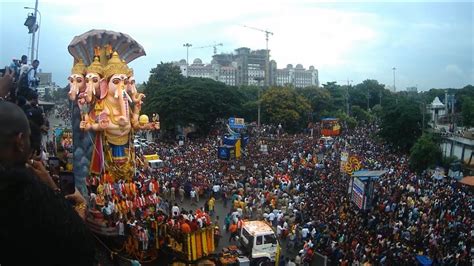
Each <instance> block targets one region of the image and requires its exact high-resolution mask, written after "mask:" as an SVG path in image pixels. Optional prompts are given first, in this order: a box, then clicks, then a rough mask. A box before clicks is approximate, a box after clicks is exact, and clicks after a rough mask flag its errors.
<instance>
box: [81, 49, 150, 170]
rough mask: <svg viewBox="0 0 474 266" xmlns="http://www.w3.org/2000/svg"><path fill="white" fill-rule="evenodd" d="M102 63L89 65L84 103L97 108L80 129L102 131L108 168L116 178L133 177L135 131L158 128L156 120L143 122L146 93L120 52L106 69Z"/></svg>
mask: <svg viewBox="0 0 474 266" xmlns="http://www.w3.org/2000/svg"><path fill="white" fill-rule="evenodd" d="M100 66H101V64H100V63H99V59H98V58H95V59H94V62H93V63H92V64H91V65H90V66H89V67H88V68H87V74H86V78H85V81H86V82H87V83H86V82H84V81H82V82H83V83H84V85H82V86H83V87H81V90H82V91H83V92H84V95H83V96H84V97H83V98H84V103H86V104H91V105H93V108H89V109H90V110H91V111H90V115H87V116H85V117H84V119H83V120H82V121H81V124H80V128H81V129H83V130H94V131H98V132H102V136H103V142H102V143H103V152H104V159H105V164H106V167H107V169H108V171H109V172H110V173H111V174H112V175H113V177H114V179H131V178H132V176H133V172H134V171H133V165H134V160H135V158H134V152H133V145H130V143H131V142H132V141H133V139H132V138H133V131H135V130H138V129H154V128H156V127H155V125H154V124H155V123H154V122H151V123H146V124H143V123H140V122H139V116H140V114H139V113H140V109H141V108H140V107H141V99H142V98H143V97H144V95H143V94H139V93H137V91H136V88H135V84H134V80H133V76H132V71H131V69H130V68H128V66H127V64H126V63H125V62H124V61H122V60H120V57H119V55H118V54H117V53H116V52H114V53H113V54H112V55H111V57H110V59H108V61H107V64H106V65H105V66H104V67H103V68H101V67H100ZM81 77H82V76H81ZM77 78H78V77H76V79H77ZM82 78H83V77H82ZM83 80H84V79H83ZM76 81H77V80H76ZM131 82H133V83H131ZM74 92H75V91H73V93H74ZM129 93H130V95H129ZM81 99H82V98H81ZM131 103H134V104H132V105H131ZM78 104H79V101H78ZM132 106H133V108H132ZM81 110H82V109H81Z"/></svg>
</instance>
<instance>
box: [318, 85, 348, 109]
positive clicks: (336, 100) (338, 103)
mask: <svg viewBox="0 0 474 266" xmlns="http://www.w3.org/2000/svg"><path fill="white" fill-rule="evenodd" d="M323 88H324V89H326V90H327V91H328V92H329V94H330V101H329V103H328V106H327V108H326V109H325V110H324V111H322V112H321V113H322V114H325V113H326V114H328V113H329V114H334V113H336V112H337V111H338V110H340V111H344V110H345V109H346V99H347V88H344V87H342V86H341V85H338V84H337V82H335V81H333V82H327V83H326V84H323Z"/></svg>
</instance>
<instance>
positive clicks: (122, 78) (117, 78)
mask: <svg viewBox="0 0 474 266" xmlns="http://www.w3.org/2000/svg"><path fill="white" fill-rule="evenodd" d="M121 82H123V84H124V85H128V77H127V75H124V74H115V75H113V76H112V77H111V78H110V82H109V86H112V85H115V86H117V85H119V84H120V83H121Z"/></svg>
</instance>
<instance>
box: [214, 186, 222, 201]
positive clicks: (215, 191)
mask: <svg viewBox="0 0 474 266" xmlns="http://www.w3.org/2000/svg"><path fill="white" fill-rule="evenodd" d="M220 190H221V186H219V185H218V184H215V185H214V186H212V191H214V197H215V198H216V199H218V198H219V191H220Z"/></svg>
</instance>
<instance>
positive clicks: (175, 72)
mask: <svg viewBox="0 0 474 266" xmlns="http://www.w3.org/2000/svg"><path fill="white" fill-rule="evenodd" d="M184 81H185V77H184V76H183V75H181V70H180V69H179V67H178V66H175V65H173V64H172V63H163V62H161V63H160V64H158V65H157V66H156V67H155V68H152V69H151V71H150V76H149V77H148V82H145V83H144V84H143V85H141V86H140V89H141V90H143V91H144V93H145V95H146V98H145V99H144V101H143V103H144V104H143V109H142V112H143V113H145V114H148V115H151V114H152V113H156V112H159V110H158V108H157V104H158V101H159V99H160V97H161V96H162V93H159V91H160V89H169V87H171V86H179V85H182V84H183V83H184ZM143 88H144V89H143ZM162 118H163V117H162V114H160V119H162ZM162 128H166V127H163V125H162Z"/></svg>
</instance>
